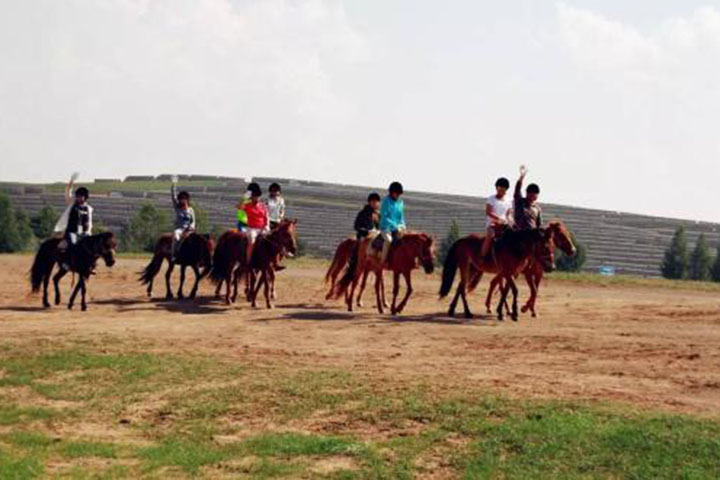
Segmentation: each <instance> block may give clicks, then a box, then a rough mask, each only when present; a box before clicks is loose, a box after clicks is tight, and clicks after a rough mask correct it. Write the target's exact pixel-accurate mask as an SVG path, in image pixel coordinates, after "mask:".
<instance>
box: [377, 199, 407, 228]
mask: <svg viewBox="0 0 720 480" xmlns="http://www.w3.org/2000/svg"><path fill="white" fill-rule="evenodd" d="M401 228H405V203H404V202H403V200H402V198H398V199H397V200H393V199H392V198H390V195H388V196H387V197H385V198H384V199H383V201H382V205H380V230H382V231H383V232H396V231H397V230H399V229H401Z"/></svg>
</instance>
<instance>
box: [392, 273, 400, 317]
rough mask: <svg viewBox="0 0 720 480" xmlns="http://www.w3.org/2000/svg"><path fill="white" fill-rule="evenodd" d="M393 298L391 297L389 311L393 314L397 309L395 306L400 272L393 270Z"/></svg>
mask: <svg viewBox="0 0 720 480" xmlns="http://www.w3.org/2000/svg"><path fill="white" fill-rule="evenodd" d="M392 293H393V299H392V308H391V309H390V313H392V314H393V315H395V314H397V313H398V309H397V307H396V305H397V297H398V293H400V272H393V289H392Z"/></svg>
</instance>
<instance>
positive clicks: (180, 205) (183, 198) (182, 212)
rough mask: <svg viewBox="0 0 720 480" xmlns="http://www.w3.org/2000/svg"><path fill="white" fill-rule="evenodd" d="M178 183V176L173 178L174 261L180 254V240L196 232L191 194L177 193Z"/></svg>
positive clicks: (171, 191)
mask: <svg viewBox="0 0 720 480" xmlns="http://www.w3.org/2000/svg"><path fill="white" fill-rule="evenodd" d="M177 181H178V178H177V176H176V175H173V177H172V186H171V187H170V198H171V199H172V202H173V208H174V209H175V229H174V230H173V236H172V247H171V248H172V260H171V261H173V262H174V261H175V258H176V256H177V253H178V247H179V245H180V240H181V239H182V238H183V237H184V236H185V235H186V234H188V233H190V232H193V231H195V211H194V210H193V208H192V207H191V206H190V194H189V193H188V192H186V191H184V190H183V191H181V192H180V193H177Z"/></svg>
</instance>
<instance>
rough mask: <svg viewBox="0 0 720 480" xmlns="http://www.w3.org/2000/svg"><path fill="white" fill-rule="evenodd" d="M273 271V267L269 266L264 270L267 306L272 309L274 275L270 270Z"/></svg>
mask: <svg viewBox="0 0 720 480" xmlns="http://www.w3.org/2000/svg"><path fill="white" fill-rule="evenodd" d="M271 271H272V267H268V269H267V270H263V273H262V276H263V279H264V280H265V306H266V307H267V308H268V309H272V308H273V305H272V301H271V300H272V298H273V296H272V291H273V285H272V277H271V275H270V272H271Z"/></svg>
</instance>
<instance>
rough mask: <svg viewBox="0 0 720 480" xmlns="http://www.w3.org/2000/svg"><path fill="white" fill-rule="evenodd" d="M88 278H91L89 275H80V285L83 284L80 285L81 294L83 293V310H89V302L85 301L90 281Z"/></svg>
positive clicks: (81, 305)
mask: <svg viewBox="0 0 720 480" xmlns="http://www.w3.org/2000/svg"><path fill="white" fill-rule="evenodd" d="M88 280H89V279H88V277H83V276H80V285H81V287H80V294H81V297H80V310H82V311H83V312H84V311H86V310H87V302H86V301H85V296H86V294H87V282H88Z"/></svg>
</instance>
